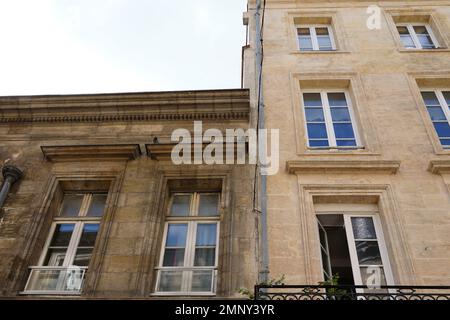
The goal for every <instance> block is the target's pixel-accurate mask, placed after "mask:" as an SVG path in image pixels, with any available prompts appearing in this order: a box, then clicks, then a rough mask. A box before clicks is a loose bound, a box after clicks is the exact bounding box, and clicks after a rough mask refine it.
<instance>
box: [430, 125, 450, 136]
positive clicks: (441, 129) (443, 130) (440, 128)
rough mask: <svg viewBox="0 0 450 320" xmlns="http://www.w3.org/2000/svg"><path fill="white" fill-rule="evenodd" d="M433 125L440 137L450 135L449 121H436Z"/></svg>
mask: <svg viewBox="0 0 450 320" xmlns="http://www.w3.org/2000/svg"><path fill="white" fill-rule="evenodd" d="M433 125H434V128H435V129H436V132H437V134H438V136H439V137H450V126H449V125H448V123H447V122H434V123H433Z"/></svg>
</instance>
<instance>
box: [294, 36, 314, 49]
mask: <svg viewBox="0 0 450 320" xmlns="http://www.w3.org/2000/svg"><path fill="white" fill-rule="evenodd" d="M298 40H299V42H300V50H302V51H312V49H313V46H312V41H311V37H309V36H306V37H304V36H301V37H299V38H298Z"/></svg>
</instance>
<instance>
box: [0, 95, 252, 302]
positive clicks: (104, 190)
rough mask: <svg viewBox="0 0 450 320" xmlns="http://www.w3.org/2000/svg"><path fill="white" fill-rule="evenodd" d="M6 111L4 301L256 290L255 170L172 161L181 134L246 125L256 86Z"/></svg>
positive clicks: (14, 106)
mask: <svg viewBox="0 0 450 320" xmlns="http://www.w3.org/2000/svg"><path fill="white" fill-rule="evenodd" d="M0 108H1V110H2V115H1V120H0V122H1V124H0V127H1V129H0V130H1V131H2V138H1V140H2V141H1V155H2V159H3V160H4V166H3V175H4V178H5V181H6V180H8V181H10V180H11V181H10V183H9V184H8V188H9V190H7V191H8V197H7V198H6V201H5V203H4V206H3V209H2V210H3V211H2V217H1V225H0V261H1V263H0V289H1V295H2V296H3V297H9V298H11V297H18V298H27V297H32V298H33V297H37V296H39V297H41V296H44V297H49V298H53V297H61V296H64V297H81V298H89V297H91V298H93V297H94V298H111V297H116V298H136V297H137V298H139V297H140V298H142V297H145V298H152V297H156V298H158V297H161V296H169V297H173V296H181V297H183V296H184V297H186V296H194V297H195V296H202V297H222V298H226V297H230V296H238V295H239V294H238V289H239V287H240V286H243V285H246V286H252V285H253V283H254V281H255V280H254V279H255V273H256V270H257V262H256V257H255V255H256V252H255V241H256V240H255V239H256V236H257V234H256V233H255V217H254V215H253V210H252V208H253V206H252V201H253V200H252V190H253V186H254V183H253V181H254V172H255V170H254V166H251V165H227V164H213V165H206V164H204V165H195V164H192V165H190V164H182V165H175V164H173V163H172V161H171V150H172V148H173V147H174V146H175V144H176V142H172V141H171V135H172V132H173V131H174V130H175V129H180V128H185V129H186V130H187V131H188V132H192V133H193V131H194V128H193V124H194V121H202V125H203V131H206V130H207V129H208V128H216V129H219V130H223V131H225V129H226V128H227V129H230V128H231V129H238V128H241V129H247V128H248V126H249V114H250V105H249V91H248V90H241V89H237V90H212V91H189V92H160V93H158V92H154V93H128V94H100V95H64V96H32V97H2V98H0ZM13 178H14V179H13ZM15 180H16V181H15ZM3 191H5V190H3ZM3 191H2V192H3ZM2 194H3V193H2Z"/></svg>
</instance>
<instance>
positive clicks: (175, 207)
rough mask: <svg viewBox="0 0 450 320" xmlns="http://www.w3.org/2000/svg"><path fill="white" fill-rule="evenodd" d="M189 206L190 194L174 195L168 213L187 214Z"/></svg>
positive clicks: (173, 214) (175, 214)
mask: <svg viewBox="0 0 450 320" xmlns="http://www.w3.org/2000/svg"><path fill="white" fill-rule="evenodd" d="M190 206H191V195H174V196H173V200H172V208H171V210H170V215H172V216H188V215H189V212H190Z"/></svg>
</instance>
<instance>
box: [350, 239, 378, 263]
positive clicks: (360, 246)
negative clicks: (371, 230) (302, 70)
mask: <svg viewBox="0 0 450 320" xmlns="http://www.w3.org/2000/svg"><path fill="white" fill-rule="evenodd" d="M355 245H356V253H357V254H358V261H359V264H360V265H373V264H375V265H381V264H382V261H381V255H380V250H379V249H378V242H377V241H356V243H355Z"/></svg>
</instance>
